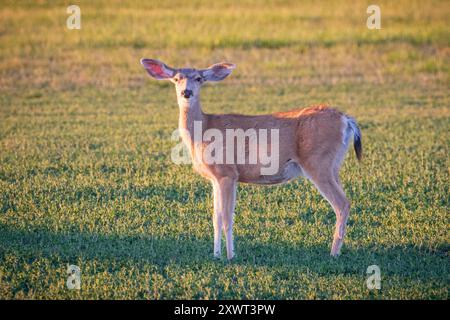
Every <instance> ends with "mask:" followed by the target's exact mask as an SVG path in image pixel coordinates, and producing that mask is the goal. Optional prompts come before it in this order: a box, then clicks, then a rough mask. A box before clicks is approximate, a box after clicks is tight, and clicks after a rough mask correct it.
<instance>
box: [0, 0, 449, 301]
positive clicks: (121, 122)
mask: <svg viewBox="0 0 450 320" xmlns="http://www.w3.org/2000/svg"><path fill="white" fill-rule="evenodd" d="M369 4H372V3H371V2H367V1H356V2H355V1H351V2H342V1H332V2H331V1H330V2H328V1H324V2H318V1H304V2H301V1H275V0H273V1H267V2H266V3H265V4H261V3H260V2H257V1H251V0H247V1H240V2H239V4H238V2H235V3H234V4H233V3H232V2H230V1H225V0H221V1H213V2H209V1H208V3H207V4H206V3H203V2H200V1H157V2H154V3H151V2H147V1H146V2H142V3H136V2H134V1H133V2H131V1H130V2H127V3H122V1H120V2H119V1H116V2H111V1H95V2H90V1H89V2H88V1H79V2H78V5H79V6H80V7H81V12H82V29H81V30H79V31H76V30H74V31H69V30H66V29H65V19H66V17H67V14H66V6H67V3H66V2H64V1H59V2H56V1H48V2H46V1H39V2H36V3H35V4H30V3H28V2H25V1H24V2H22V1H19V2H17V1H2V2H1V4H0V21H1V23H0V298H2V299H11V298H13V299H24V298H26V299H42V298H45V299H61V298H64V299H65V298H67V299H79V298H81V299H87V298H94V299H97V298H121V299H168V298H193V299H198V298H199V299H214V298H238V299H240V298H250V299H251V298H256V299H262V298H267V299H307V298H318V299H325V298H332V299H411V298H413V299H448V291H449V277H448V271H449V242H450V241H449V240H450V239H449V231H448V230H449V214H448V212H449V169H448V168H449V162H448V154H449V125H450V118H449V116H450V110H449V94H448V93H449V89H450V71H449V59H450V55H449V52H450V45H449V39H450V32H449V30H450V28H449V27H450V23H449V21H448V15H449V13H450V6H449V4H448V2H446V1H433V2H424V1H414V2H412V1H395V2H392V1H378V2H377V4H379V5H380V7H381V10H382V30H368V29H367V28H366V18H367V16H368V15H367V14H366V8H367V6H368V5H369ZM141 57H149V58H150V57H151V58H159V59H161V60H163V61H165V62H167V63H168V64H170V65H173V66H177V67H181V66H196V67H206V66H208V65H209V64H212V63H215V62H218V61H221V60H228V61H230V62H234V63H236V64H237V65H238V68H237V69H236V70H235V72H234V73H233V75H232V76H231V77H229V78H228V79H227V80H225V81H224V82H222V83H220V84H211V85H209V86H207V87H206V88H204V89H203V93H202V94H203V95H202V102H203V107H204V109H205V111H207V112H217V113H218V112H240V113H249V114H260V113H266V112H273V111H280V110H288V109H291V108H294V107H299V106H308V105H310V104H319V103H327V104H330V105H333V106H337V107H339V109H340V110H342V111H344V112H346V113H348V114H351V115H353V116H354V117H355V118H357V119H358V121H359V123H360V124H361V128H362V133H363V146H364V152H365V159H364V161H363V163H362V164H357V161H356V160H355V156H354V154H353V152H352V151H351V152H350V153H349V154H348V156H347V159H346V161H345V164H344V167H343V170H342V172H341V176H342V180H343V183H344V186H345V190H346V192H347V194H348V196H349V198H351V201H352V210H351V215H350V218H349V223H348V225H349V227H348V233H347V237H346V241H345V244H344V248H343V253H342V256H341V257H339V258H338V259H332V258H331V257H330V256H329V246H330V244H331V239H332V232H333V227H334V213H333V212H332V210H331V208H330V207H329V206H328V203H327V202H326V201H325V200H323V199H322V197H321V196H320V194H319V193H318V192H317V191H316V190H315V189H314V188H313V187H312V186H311V184H310V183H309V182H308V181H306V180H303V179H299V180H296V181H294V182H292V183H290V184H287V185H283V186H276V187H272V188H262V187H255V186H248V185H240V186H239V192H238V204H237V208H236V218H235V221H236V223H235V239H236V251H237V258H236V259H235V260H234V261H232V262H227V261H226V260H225V259H223V260H220V261H217V260H213V259H212V244H213V242H212V236H213V232H212V230H213V227H212V219H211V216H212V197H211V187H210V186H209V185H208V183H207V182H206V181H205V180H203V179H202V178H200V177H199V176H197V175H196V174H195V173H194V172H193V171H192V169H191V168H190V167H189V166H180V165H175V164H174V163H172V162H171V160H170V152H171V148H172V147H173V146H174V145H175V144H176V143H177V142H174V141H171V139H170V136H171V133H172V131H173V130H174V129H176V127H177V116H178V107H177V105H176V98H175V92H174V89H173V88H172V87H171V85H169V84H167V83H164V82H157V81H151V80H149V78H148V76H147V75H146V72H145V71H144V70H143V69H142V67H141V66H140V64H139V59H140V58H141ZM68 264H76V265H78V266H79V267H80V268H81V273H82V289H81V290H80V291H70V290H67V289H66V285H65V282H66V278H67V275H66V269H67V265H68ZM373 264H376V265H378V266H379V267H380V269H381V276H382V282H381V286H382V288H381V290H379V291H377V290H375V291H370V290H368V289H367V287H366V278H367V274H366V269H367V267H368V266H369V265H373Z"/></svg>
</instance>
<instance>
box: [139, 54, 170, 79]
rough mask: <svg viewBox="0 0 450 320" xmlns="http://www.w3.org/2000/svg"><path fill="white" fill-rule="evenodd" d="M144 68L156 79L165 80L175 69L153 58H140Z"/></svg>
mask: <svg viewBox="0 0 450 320" xmlns="http://www.w3.org/2000/svg"><path fill="white" fill-rule="evenodd" d="M141 64H142V65H143V66H144V68H145V70H147V72H148V73H149V74H150V75H151V76H152V77H153V78H155V79H156V80H167V79H170V78H172V77H173V76H174V75H175V74H176V70H175V69H173V68H171V67H168V66H167V65H165V64H164V63H162V62H161V61H158V60H155V59H141Z"/></svg>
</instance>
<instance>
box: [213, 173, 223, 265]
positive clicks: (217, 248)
mask: <svg viewBox="0 0 450 320" xmlns="http://www.w3.org/2000/svg"><path fill="white" fill-rule="evenodd" d="M213 195H214V213H213V226H214V258H220V256H221V253H222V212H221V209H220V208H221V206H220V203H219V199H220V192H219V185H218V183H217V182H213Z"/></svg>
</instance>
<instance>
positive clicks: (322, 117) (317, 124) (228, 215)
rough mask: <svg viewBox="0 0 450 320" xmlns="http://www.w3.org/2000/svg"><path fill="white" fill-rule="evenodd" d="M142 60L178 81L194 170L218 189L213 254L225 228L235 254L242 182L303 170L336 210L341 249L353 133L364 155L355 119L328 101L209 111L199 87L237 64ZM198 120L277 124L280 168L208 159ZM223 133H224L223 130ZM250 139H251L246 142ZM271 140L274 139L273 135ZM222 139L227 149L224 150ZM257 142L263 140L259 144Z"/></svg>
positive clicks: (336, 242) (283, 177) (212, 124)
mask: <svg viewBox="0 0 450 320" xmlns="http://www.w3.org/2000/svg"><path fill="white" fill-rule="evenodd" d="M141 64H142V65H143V66H144V68H145V69H146V70H147V72H148V73H149V74H150V75H151V76H152V77H153V78H155V79H157V80H170V81H171V82H173V83H174V84H175V87H176V92H177V99H178V105H179V109H180V116H179V129H180V131H181V138H182V140H183V142H184V143H185V144H186V145H187V147H188V149H189V151H190V156H191V158H192V161H193V167H194V170H195V171H197V172H198V173H199V174H201V175H202V176H204V177H206V178H207V179H209V180H210V181H211V182H212V185H213V190H214V215H213V225H214V256H215V257H220V255H221V236H222V229H223V232H224V233H225V239H226V249H227V258H228V259H232V258H233V256H234V247H233V216H234V208H235V202H236V186H237V183H238V182H243V183H253V184H277V183H284V182H287V181H289V180H292V179H293V178H295V177H298V176H305V177H307V178H308V179H309V180H311V181H312V183H313V184H314V185H315V186H316V187H317V189H318V190H319V191H320V193H321V194H322V195H323V196H324V197H325V199H326V200H328V202H329V203H330V204H331V206H332V208H333V210H334V212H335V214H336V228H335V232H334V238H333V243H332V246H331V255H332V256H337V255H339V254H340V250H341V247H342V243H343V239H344V234H345V226H346V223H347V219H348V215H349V211H350V203H349V201H348V200H347V198H346V196H345V194H344V191H343V188H342V185H341V182H340V180H339V169H340V167H341V164H342V161H343V159H344V156H345V153H346V151H347V149H348V145H349V140H350V137H351V133H353V144H354V149H355V152H356V156H357V158H358V160H361V157H362V145H361V133H360V130H359V128H358V125H357V123H356V121H355V120H354V119H353V118H351V117H349V116H347V115H345V114H343V113H341V112H339V111H337V110H335V109H331V108H328V107H325V106H314V107H309V108H306V109H297V110H293V111H288V112H278V113H274V114H270V115H257V116H247V115H240V114H207V113H203V111H202V109H201V106H200V88H201V87H202V85H203V84H204V83H205V82H206V81H220V80H223V79H225V78H226V77H227V76H228V75H229V74H230V73H231V71H232V70H233V69H234V68H235V65H233V64H231V63H218V64H214V65H212V66H211V67H209V68H207V69H201V70H196V69H190V68H189V69H174V68H171V67H169V66H167V65H166V64H164V63H162V62H161V61H158V60H154V59H142V60H141ZM195 122H198V123H200V124H201V125H202V126H201V127H202V129H201V130H203V131H206V130H208V129H215V130H216V131H217V130H219V131H220V132H222V133H224V132H225V131H226V130H227V129H242V130H248V129H252V128H257V129H267V130H269V129H277V130H278V134H279V136H278V137H279V142H278V143H279V154H278V155H277V156H278V161H279V162H278V163H279V168H278V170H276V172H275V173H274V174H272V175H263V174H261V168H262V166H263V165H262V163H261V161H260V160H261V159H259V158H258V161H257V163H256V164H245V163H244V164H236V163H221V164H220V163H210V162H208V161H204V158H203V156H198V155H199V154H200V155H202V154H203V151H204V150H205V148H207V146H208V143H206V142H204V141H200V140H198V139H196V138H194V136H195V135H194V126H195ZM224 136H225V135H224ZM245 143H246V144H247V142H245ZM271 143H275V141H272V142H271ZM226 147H227V146H226V144H224V147H223V148H224V150H223V151H224V152H227V151H229V150H226ZM258 147H259V145H258Z"/></svg>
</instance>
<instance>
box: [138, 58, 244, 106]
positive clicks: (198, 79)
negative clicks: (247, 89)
mask: <svg viewBox="0 0 450 320" xmlns="http://www.w3.org/2000/svg"><path fill="white" fill-rule="evenodd" d="M141 64H142V65H143V66H144V68H145V69H146V70H147V72H148V73H149V74H150V75H151V76H152V77H153V78H155V79H156V80H169V81H171V82H172V83H173V84H175V88H176V91H177V99H178V104H179V105H185V104H187V103H189V101H192V100H197V99H198V97H199V94H200V88H201V87H202V85H203V84H204V83H205V82H206V81H220V80H223V79H225V78H226V77H227V76H228V75H229V74H230V73H231V71H232V70H233V69H234V68H235V67H236V66H235V65H234V64H232V63H226V62H222V63H216V64H214V65H212V66H210V67H209V68H207V69H198V70H197V69H191V68H183V69H174V68H171V67H169V66H167V65H166V64H164V63H163V62H161V61H158V60H155V59H141Z"/></svg>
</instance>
